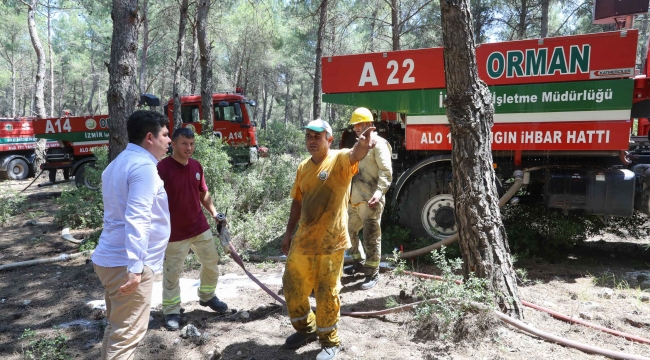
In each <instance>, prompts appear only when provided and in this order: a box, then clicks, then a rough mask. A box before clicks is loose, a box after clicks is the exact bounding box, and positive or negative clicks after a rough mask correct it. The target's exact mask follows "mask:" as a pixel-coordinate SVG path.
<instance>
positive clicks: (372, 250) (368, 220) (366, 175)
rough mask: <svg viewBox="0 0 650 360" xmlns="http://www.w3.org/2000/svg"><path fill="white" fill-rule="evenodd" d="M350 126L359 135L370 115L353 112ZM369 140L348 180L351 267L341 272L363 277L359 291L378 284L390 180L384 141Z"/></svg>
mask: <svg viewBox="0 0 650 360" xmlns="http://www.w3.org/2000/svg"><path fill="white" fill-rule="evenodd" d="M350 125H354V132H355V133H356V134H357V136H359V135H360V134H362V133H363V132H364V131H366V130H367V129H368V128H370V127H371V126H372V125H373V118H372V113H371V112H370V110H368V109H366V108H358V109H356V110H355V111H354V113H353V114H352V118H351V119H350ZM372 139H374V140H375V141H376V146H375V147H374V148H373V149H372V150H370V152H368V156H366V157H365V158H364V159H363V160H361V161H360V162H359V173H358V174H356V175H355V176H354V178H352V191H351V193H350V207H349V208H348V216H349V222H348V231H349V232H350V241H351V242H352V248H351V249H350V256H351V257H352V260H354V264H353V265H350V266H346V267H345V269H344V270H343V272H344V273H345V274H346V275H354V274H355V273H357V272H363V274H364V275H365V277H366V278H365V280H364V281H363V283H362V284H361V289H363V290H367V289H370V288H372V287H374V286H375V285H377V282H378V281H379V261H380V259H381V214H382V212H383V211H384V205H385V204H386V198H385V195H386V192H387V191H388V188H389V187H390V182H391V181H392V180H393V167H392V165H391V160H392V159H391V157H392V156H391V148H390V145H389V144H388V141H386V140H385V139H384V138H382V137H380V136H379V135H377V133H375V132H373V133H372ZM362 229H363V249H364V250H365V255H366V256H365V259H364V257H363V252H362V251H361V244H360V240H359V231H360V230H362Z"/></svg>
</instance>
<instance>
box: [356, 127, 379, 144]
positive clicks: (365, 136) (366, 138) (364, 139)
mask: <svg viewBox="0 0 650 360" xmlns="http://www.w3.org/2000/svg"><path fill="white" fill-rule="evenodd" d="M375 129H376V127H374V126H371V127H369V128H367V129H366V130H365V131H364V132H362V133H361V135H359V138H358V141H359V145H361V146H363V147H366V148H368V149H372V148H374V147H375V145H377V140H375V139H373V138H372V136H371V135H372V132H373V131H375Z"/></svg>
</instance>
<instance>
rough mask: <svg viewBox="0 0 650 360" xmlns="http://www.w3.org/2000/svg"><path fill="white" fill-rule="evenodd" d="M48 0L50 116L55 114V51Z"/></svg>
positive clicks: (48, 2)
mask: <svg viewBox="0 0 650 360" xmlns="http://www.w3.org/2000/svg"><path fill="white" fill-rule="evenodd" d="M50 2H51V0H47V47H48V52H49V56H50V116H54V53H53V52H52V24H51V21H52V8H51V7H50Z"/></svg>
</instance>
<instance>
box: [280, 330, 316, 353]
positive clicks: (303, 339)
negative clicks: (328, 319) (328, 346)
mask: <svg viewBox="0 0 650 360" xmlns="http://www.w3.org/2000/svg"><path fill="white" fill-rule="evenodd" d="M317 339H318V335H317V334H316V332H315V331H314V332H310V333H299V332H297V333H295V334H291V335H289V337H288V338H287V340H285V342H284V348H285V349H297V348H299V347H301V346H303V345H306V344H308V343H310V342H312V341H316V340H317Z"/></svg>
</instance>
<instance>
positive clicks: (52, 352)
mask: <svg viewBox="0 0 650 360" xmlns="http://www.w3.org/2000/svg"><path fill="white" fill-rule="evenodd" d="M20 338H21V339H22V340H23V341H25V342H27V344H26V345H25V344H23V357H24V358H25V359H30V360H36V359H39V360H67V359H72V356H70V355H69V354H68V343H67V342H68V338H67V337H66V336H65V335H63V334H58V333H57V334H56V335H55V337H54V338H53V339H51V338H49V337H45V336H43V337H39V338H37V337H36V332H35V331H34V330H31V329H25V331H23V334H22V336H21V337H20Z"/></svg>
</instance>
